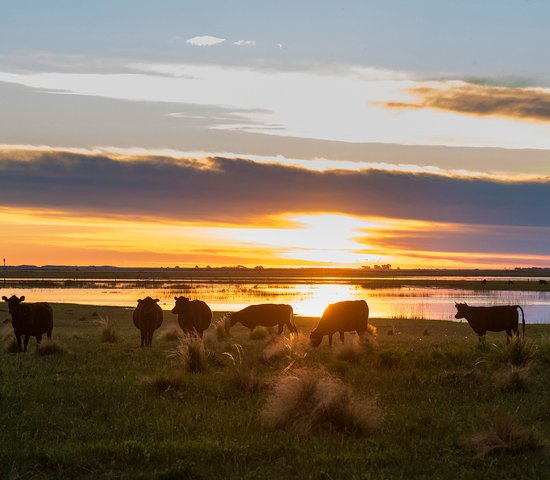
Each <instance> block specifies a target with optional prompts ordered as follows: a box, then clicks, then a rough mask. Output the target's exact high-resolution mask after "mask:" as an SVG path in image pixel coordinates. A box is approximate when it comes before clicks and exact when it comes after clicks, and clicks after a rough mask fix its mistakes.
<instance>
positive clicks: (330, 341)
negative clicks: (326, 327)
mask: <svg viewBox="0 0 550 480" xmlns="http://www.w3.org/2000/svg"><path fill="white" fill-rule="evenodd" d="M332 335H333V334H332V333H329V335H328V345H329V347H332Z"/></svg>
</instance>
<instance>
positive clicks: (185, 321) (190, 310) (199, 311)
mask: <svg viewBox="0 0 550 480" xmlns="http://www.w3.org/2000/svg"><path fill="white" fill-rule="evenodd" d="M174 300H175V301H176V305H175V306H174V308H173V309H172V313H176V314H177V315H178V323H179V326H180V327H181V329H182V330H183V333H187V334H194V335H198V336H199V337H200V338H202V334H203V332H204V331H205V330H206V329H207V328H208V327H209V326H210V323H211V322H212V310H210V307H209V306H208V305H207V304H206V303H205V302H203V301H202V300H189V299H188V298H187V297H174Z"/></svg>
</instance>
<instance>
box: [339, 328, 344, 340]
mask: <svg viewBox="0 0 550 480" xmlns="http://www.w3.org/2000/svg"><path fill="white" fill-rule="evenodd" d="M340 341H341V342H342V343H344V332H343V331H342V330H340Z"/></svg>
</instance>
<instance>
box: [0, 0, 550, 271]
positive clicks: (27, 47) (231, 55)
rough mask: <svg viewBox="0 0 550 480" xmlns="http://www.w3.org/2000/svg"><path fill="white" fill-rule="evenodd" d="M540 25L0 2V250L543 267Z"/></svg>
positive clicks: (438, 17)
mask: <svg viewBox="0 0 550 480" xmlns="http://www.w3.org/2000/svg"><path fill="white" fill-rule="evenodd" d="M549 24H550V3H549V2H546V1H543V0H506V1H502V0H485V1H483V2H480V1H479V0H475V1H474V0H463V1H460V2H451V1H441V0H385V1H381V0H378V1H369V0H360V1H359V0H357V1H322V0H317V1H299V2H297V1H286V0H281V1H277V2H263V1H241V0H234V1H230V2H229V1H221V0H219V1H212V0H197V1H193V0H189V1H182V0H172V1H167V0H158V1H155V2H153V1H141V0H113V1H107V0H97V1H94V2H75V1H74V0H73V1H69V0H53V1H48V2H44V1H42V0H34V1H28V0H19V1H17V2H15V1H4V0H0V225H1V227H2V241H1V242H0V246H1V249H0V257H5V258H6V261H7V263H8V264H9V265H18V264H37V265H43V264H67V265H73V264H80V265H105V264H110V265H120V266H147V267H153V266H174V265H179V266H195V265H201V266H205V265H212V266H221V265H237V264H242V265H247V266H255V265H264V266H316V265H319V266H350V267H358V266H361V265H373V264H380V263H391V264H392V265H394V266H399V267H401V268H407V267H434V266H437V267H466V268H475V267H480V268H482V267H498V268H500V267H504V268H512V267H515V266H547V267H550V241H549V239H550V64H549V62H548V46H549V45H550V29H549V28H548V25H549Z"/></svg>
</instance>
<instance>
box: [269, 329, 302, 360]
mask: <svg viewBox="0 0 550 480" xmlns="http://www.w3.org/2000/svg"><path fill="white" fill-rule="evenodd" d="M309 350H310V342H309V338H307V337H306V336H305V335H304V334H303V333H291V334H290V335H289V336H288V337H285V336H282V335H281V336H278V337H276V338H275V339H274V340H273V341H272V342H270V343H269V344H268V345H267V346H266V347H265V348H264V350H263V352H262V354H261V360H263V361H265V362H269V361H270V360H273V359H280V358H284V359H285V360H287V361H288V362H289V363H291V364H292V363H294V362H296V361H298V360H301V359H303V358H305V357H306V356H307V354H308V352H309Z"/></svg>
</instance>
